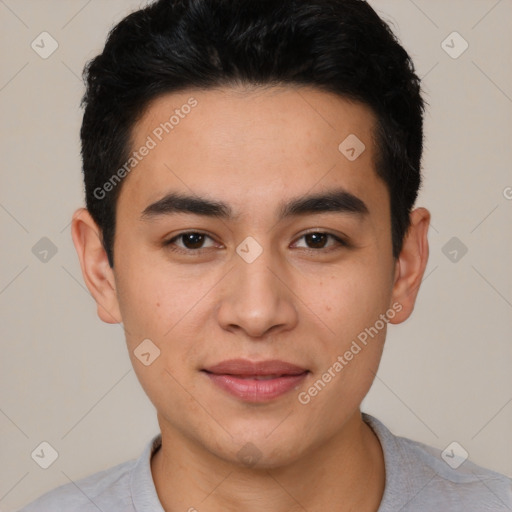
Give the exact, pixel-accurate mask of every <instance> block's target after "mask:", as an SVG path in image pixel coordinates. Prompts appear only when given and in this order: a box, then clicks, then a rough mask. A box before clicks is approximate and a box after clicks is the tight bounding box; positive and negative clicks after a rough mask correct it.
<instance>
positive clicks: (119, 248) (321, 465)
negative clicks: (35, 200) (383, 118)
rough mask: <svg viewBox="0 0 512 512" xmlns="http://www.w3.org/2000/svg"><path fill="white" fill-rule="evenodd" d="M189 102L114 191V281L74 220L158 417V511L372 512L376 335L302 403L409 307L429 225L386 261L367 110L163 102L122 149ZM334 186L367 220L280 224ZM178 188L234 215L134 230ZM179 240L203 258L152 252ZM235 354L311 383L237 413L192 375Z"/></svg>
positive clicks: (321, 97) (386, 217) (106, 312)
mask: <svg viewBox="0 0 512 512" xmlns="http://www.w3.org/2000/svg"><path fill="white" fill-rule="evenodd" d="M191 96H193V97H194V98H195V99H196V100H197V101H198V105H197V106H196V107H195V108H194V109H192V111H191V113H190V114H188V115H187V116H186V117H185V118H184V119H181V120H180V123H179V125H177V126H176V127H175V128H174V130H173V131H172V132H171V133H169V134H168V135H166V136H165V137H164V138H163V140H162V141H161V142H159V143H158V145H157V146H156V147H155V148H154V149H152V150H151V151H150V153H149V155H147V156H146V157H145V158H144V159H143V160H142V161H141V162H140V163H139V164H138V165H137V167H136V168H135V169H134V170H133V171H132V172H131V173H130V174H129V175H127V177H126V178H125V179H124V182H123V184H122V190H121V193H120V196H119V200H118V204H117V222H116V235H115V243H114V258H115V259H114V267H113V269H112V268H110V267H109V265H108V262H107V257H106V254H105V251H104V250H103V248H102V246H101V243H100V229H99V228H98V226H97V225H96V224H95V223H94V221H93V220H92V218H91V216H90V215H89V213H88V211H87V210H85V209H83V208H81V209H79V210H77V211H76V212H75V214H74V216H73V222H72V236H73V241H74V243H75V247H76V249H77V253H78V256H79V259H80V264H81V267H82V271H83V276H84V280H85V282H86V284H87V287H88V288H89V290H90V292H91V294H92V295H93V297H94V299H95V300H96V302H97V305H98V315H99V317H100V318H101V319H102V320H103V321H105V322H108V323H114V322H122V323H123V325H124V328H125V331H126V342H127V345H128V349H129V353H130V357H131V360H132V364H133V366H134V369H135V372H136V374H137V377H138V379H139V381H140V383H141V385H142V386H143V388H144V390H145V392H146V393H147V395H148V397H149V398H150V400H151V401H152V403H153V404H154V405H155V407H156V410H157V414H158V421H159V425H160V428H161V432H162V448H161V449H160V450H159V451H158V452H157V454H156V455H155V456H154V457H153V458H152V461H151V470H152V474H153V480H154V482H155V486H156V489H157V493H158V496H159V498H160V501H161V502H162V505H163V507H164V509H165V510H166V511H167V512H170V511H173V512H174V511H178V510H189V509H191V507H195V509H197V510H200V511H205V512H217V511H235V510H237V511H239V510H244V511H246V512H252V511H261V510H269V511H273V512H285V511H286V512H288V511H299V510H304V509H306V510H308V511H310V512H313V511H321V510H334V508H333V504H334V503H338V504H339V506H338V508H336V510H340V511H348V510H358V511H363V512H364V511H376V510H377V509H378V506H379V503H380V501H381V498H382V494H383V491H384V484H385V471H384V461H383V455H382V450H381V447H380V443H379V441H378V439H377V438H376V436H375V434H374V433H373V431H372V430H371V429H370V428H369V427H368V425H366V424H365V423H364V422H363V421H362V418H361V413H360V409H359V407H360V404H361V402H362V400H363V398H364V396H365V395H366V394H367V392H368V390H369V389H370V386H371V384H372V381H373V379H374V375H375V373H376V372H377V369H378V365H379V361H380V358H381V354H382V349H383V345H384V340H385V336H386V328H383V329H381V330H380V331H379V333H378V335H377V336H375V337H374V338H373V339H370V341H369V342H368V344H367V346H365V347H364V348H363V349H362V350H361V351H360V352H359V353H358V354H357V355H356V356H354V358H353V359H352V360H351V361H350V362H348V364H347V365H346V366H345V367H344V368H343V370H342V371H341V372H339V373H338V374H337V375H336V377H334V378H333V379H332V380H331V382H329V383H328V384H327V385H326V386H325V388H324V389H322V391H321V392H319V393H318V394H317V395H316V396H315V397H314V398H313V399H312V400H311V401H310V402H309V403H308V404H306V405H304V404H301V403H300V402H299V400H298V398H297V396H298V393H299V392H300V391H304V390H306V391H307V389H308V388H309V387H310V386H311V385H312V384H313V383H314V382H315V381H317V380H318V379H319V378H320V377H321V376H322V374H323V373H324V372H325V371H327V369H328V368H329V367H332V365H333V363H334V362H335V361H336V360H337V357H338V356H339V355H343V354H344V353H345V352H346V351H347V350H348V349H349V347H350V345H351V343H352V341H353V340H355V339H356V337H357V335H358V334H359V333H360V332H362V331H364V329H365V328H367V327H370V326H373V325H374V324H375V322H376V321H377V320H378V319H379V315H381V314H383V313H385V312H386V311H387V310H389V309H390V308H392V307H393V304H395V306H396V304H399V305H400V307H401V311H400V312H398V313H396V315H395V316H394V318H393V319H392V320H390V323H400V322H403V321H404V320H406V319H407V318H408V317H409V315H410V314H411V313H412V310H413V308H414V302H415V300H416V295H417V292H418V289H419V285H420V283H421V279H422V276H423V273H424V270H425V267H426V264H427V259H428V243H427V231H428V225H429V221H430V214H429V212H428V211H427V210H426V209H424V208H417V209H416V210H414V211H413V212H412V213H411V217H410V218H411V227H410V228H409V231H408V234H407V237H406V239H405V241H404V245H403V249H402V251H401V254H400V256H399V258H398V259H396V260H395V259H393V257H392V245H391V218H390V203H389V194H388V191H387V188H386V185H385V183H384V182H383V181H382V180H381V179H380V178H379V177H378V176H377V174H376V172H375V165H374V155H375V146H374V142H373V140H372V128H373V126H374V123H375V117H374V115H373V113H372V111H371V110H370V109H369V108H368V107H366V106H365V105H362V104H359V103H352V102H348V101H347V100H345V99H342V98H340V97H338V96H335V95H333V94H330V93H326V92H322V91H319V90H316V89H313V88H306V87H303V88H293V87H290V86H286V87H272V88H266V89H242V88H240V87H237V88H235V87H231V88H223V89H217V90H208V91H198V90H194V91H192V90H189V91H184V92H180V93H173V94H167V95H165V96H162V97H160V98H158V99H157V100H155V101H153V102H152V103H151V104H150V105H149V107H148V109H147V110H146V112H145V114H144V115H143V117H142V118H141V119H140V120H139V121H138V122H137V124H136V125H135V126H134V130H133V148H134V149H135V148H139V147H140V146H141V145H142V144H144V141H145V140H146V138H147V136H148V135H150V134H151V133H152V131H153V130H154V129H155V127H156V126H158V125H159V123H161V122H163V121H165V120H167V119H168V118H169V116H170V114H172V112H173V111H174V109H176V108H179V107H180V106H181V105H183V104H185V103H186V102H187V100H188V99H189V98H190V97H191ZM349 134H356V135H357V137H358V138H359V139H360V140H361V141H363V142H364V144H365V146H366V149H365V151H364V152H363V153H362V154H361V155H360V156H359V157H358V158H357V159H356V160H354V161H349V160H348V159H347V158H346V157H345V156H344V155H343V154H341V153H340V151H339V150H338V145H339V144H340V142H341V141H343V140H344V139H345V138H346V137H347V136H348V135H349ZM334 188H343V189H345V190H346V191H349V192H350V193H352V194H353V195H355V196H357V197H358V198H360V199H361V200H362V201H364V203H365V204H366V206H367V208H368V214H367V215H355V214H351V213H346V212H345V213H339V212H335V213H333V212H323V213H315V214H308V215H303V216H298V217H293V218H287V219H284V220H282V221H278V220H277V211H278V206H279V205H280V204H281V202H282V201H286V200H290V199H292V198H297V197H300V196H303V195H305V194H312V193H320V192H326V191H329V190H331V189H334ZM171 191H175V192H182V193H186V194H190V193H193V194H195V195H199V196H202V197H206V198H209V199H215V200H219V201H223V202H225V203H227V204H228V205H230V206H231V208H232V209H233V211H234V212H235V214H236V217H235V218H233V219H230V220H225V219H218V218H207V217H203V216H199V215H192V214H184V213H179V214H174V215H163V216H160V217H158V218H153V219H151V220H143V219H141V213H142V211H143V210H144V209H145V208H146V207H147V206H148V205H149V204H151V203H152V202H154V201H156V200H158V199H160V198H161V197H163V196H164V195H165V194H166V193H168V192H171ZM188 231H193V232H197V231H199V232H202V233H206V234H207V235H208V236H209V237H211V238H208V237H206V238H205V240H204V243H203V251H204V252H203V253H202V254H199V255H197V254H196V255H194V254H191V252H192V251H193V250H194V246H193V245H191V244H188V246H187V245H185V244H186V240H183V239H178V240H176V241H175V244H176V245H177V246H178V247H181V248H182V249H184V250H186V249H185V248H186V247H189V252H190V254H181V253H177V252H173V251H172V250H171V249H170V248H169V247H168V246H167V247H165V246H164V245H163V241H165V240H169V239H170V238H172V237H174V236H176V235H178V234H180V233H184V232H188ZM307 232H316V233H319V232H320V233H330V234H334V235H336V236H342V237H344V239H345V240H347V241H348V242H349V246H348V247H347V246H342V245H338V244H337V243H336V241H335V240H334V239H330V238H327V239H326V240H325V242H323V243H324V245H323V246H322V243H320V245H317V246H315V245H314V241H311V239H308V237H304V235H305V234H307ZM248 236H251V237H253V238H254V239H255V240H256V241H257V242H258V243H259V245H260V246H261V247H262V249H263V252H262V254H261V255H260V256H259V257H258V258H256V259H255V260H254V261H253V262H252V263H247V262H246V261H245V260H244V259H242V258H241V257H240V256H239V255H238V254H237V252H236V248H237V246H238V245H239V244H240V243H241V242H242V241H243V240H244V239H245V238H246V237H248ZM199 246H200V244H199ZM196 247H197V246H196ZM315 247H316V248H315ZM308 249H309V251H308ZM196 250H197V249H196ZM315 251H316V252H315ZM147 338H149V339H151V340H152V341H153V343H154V344H155V345H156V346H158V347H159V349H160V351H161V353H160V357H158V358H157V359H156V360H155V361H154V362H153V363H152V364H151V365H149V366H144V365H143V364H141V362H140V361H139V360H138V359H137V358H136V357H135V355H134V350H135V349H136V348H137V346H138V345H139V344H140V343H141V341H142V340H144V339H147ZM237 357H242V358H246V359H250V360H252V361H262V360H267V359H281V360H284V361H288V362H291V363H293V364H297V365H299V366H301V367H304V368H306V369H308V370H309V371H310V373H309V374H308V376H307V377H306V379H305V381H304V382H303V383H302V384H301V386H300V389H297V390H292V391H291V392H288V393H287V394H285V395H284V396H281V397H278V398H276V399H273V400H271V401H269V402H266V403H259V404H257V403H248V402H244V401H242V400H240V399H238V398H236V397H234V396H231V395H229V394H227V393H226V392H224V391H223V390H220V389H219V388H218V387H216V386H214V385H213V384H212V383H211V382H210V379H209V378H208V377H207V376H206V375H205V374H204V373H203V372H201V371H200V370H201V369H202V368H205V367H206V366H209V365H213V364H216V363H218V362H220V361H223V360H226V359H231V358H237ZM246 443H252V445H254V447H256V450H257V453H258V456H259V458H258V460H257V461H256V463H255V464H253V465H251V466H248V465H246V464H244V463H243V461H241V460H240V459H239V457H238V456H237V453H238V451H239V450H240V449H241V448H242V447H243V446H244V445H246Z"/></svg>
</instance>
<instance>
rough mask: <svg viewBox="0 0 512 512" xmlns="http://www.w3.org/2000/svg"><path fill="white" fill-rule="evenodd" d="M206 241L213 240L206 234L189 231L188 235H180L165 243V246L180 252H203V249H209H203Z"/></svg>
mask: <svg viewBox="0 0 512 512" xmlns="http://www.w3.org/2000/svg"><path fill="white" fill-rule="evenodd" d="M206 239H210V240H212V238H211V237H210V236H208V235H207V234H206V233H199V232H197V231H188V232H186V233H180V234H179V235H176V236H175V237H173V238H171V239H170V240H167V241H166V242H164V246H166V247H169V248H170V249H171V250H173V251H178V252H201V250H202V249H205V248H208V247H203V244H204V243H205V240H206ZM179 242H181V243H179ZM212 246H213V245H210V246H209V247H212Z"/></svg>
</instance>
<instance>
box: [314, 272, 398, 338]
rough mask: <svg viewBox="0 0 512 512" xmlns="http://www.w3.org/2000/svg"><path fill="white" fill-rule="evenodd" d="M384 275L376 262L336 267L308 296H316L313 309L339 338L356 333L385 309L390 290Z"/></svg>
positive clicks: (372, 321) (373, 321) (389, 282)
mask: <svg viewBox="0 0 512 512" xmlns="http://www.w3.org/2000/svg"><path fill="white" fill-rule="evenodd" d="M387 274H388V272H387V269H383V268H381V267H379V266H378V264H377V263H373V264H372V265H369V264H366V263H355V264H351V265H346V266H340V267H339V268H338V269H336V270H334V271H333V272H331V273H330V274H329V275H327V276H325V278H323V279H321V280H319V281H318V282H317V284H316V286H315V288H314V290H315V291H314V293H312V294H311V295H310V296H313V297H316V298H317V299H318V300H316V301H315V302H314V304H315V312H318V315H319V316H320V317H321V318H322V319H325V323H326V324H327V325H329V326H330V327H331V329H332V330H333V331H334V332H335V333H336V334H337V335H339V336H340V339H344V340H346V339H348V338H351V337H353V336H356V335H357V334H358V332H359V331H361V330H362V329H364V328H365V327H368V326H370V325H373V324H374V323H375V321H376V320H377V319H378V318H379V315H380V314H382V313H384V312H385V311H386V310H387V308H388V304H389V300H390V297H391V289H392V282H391V279H390V277H389V276H388V275H387ZM310 289H311V287H310Z"/></svg>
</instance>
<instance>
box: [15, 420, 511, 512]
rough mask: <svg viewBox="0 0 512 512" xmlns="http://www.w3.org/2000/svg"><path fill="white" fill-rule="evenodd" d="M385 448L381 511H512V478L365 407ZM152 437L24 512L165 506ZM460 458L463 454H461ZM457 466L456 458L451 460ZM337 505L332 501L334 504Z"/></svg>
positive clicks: (141, 511) (136, 510)
mask: <svg viewBox="0 0 512 512" xmlns="http://www.w3.org/2000/svg"><path fill="white" fill-rule="evenodd" d="M363 419H364V421H365V422H366V423H367V424H368V425H370V427H371V428H372V429H373V431H374V432H375V433H376V434H377V437H378V438H379V441H380V444H381V445H382V450H383V453H384V462H385V467H386V486H385V490H384V496H383V498H382V502H381V504H380V507H379V510H378V512H399V511H400V512H413V511H414V512H425V511H432V512H433V511H435V512H439V511H442V512H447V511H450V512H458V511H460V512H485V511H493V512H497V511H512V479H510V478H508V477H506V476H504V475H501V474H499V473H495V472H494V471H490V470H488V469H484V468H481V467H479V466H477V465H475V464H473V463H471V462H470V461H469V460H466V461H464V462H463V463H462V464H461V465H460V466H459V467H457V469H453V468H452V467H451V466H450V465H449V464H448V462H451V461H450V460H449V459H450V457H453V460H455V452H454V451H452V450H450V451H448V452H446V453H448V462H445V460H446V453H445V460H443V458H442V456H441V451H440V450H437V449H435V448H431V447H430V446H427V445H425V444H422V443H418V442H416V441H411V440H410V439H406V438H403V437H397V436H395V435H393V434H392V433H391V432H390V431H389V430H388V429H387V428H386V427H385V426H384V425H383V424H382V423H381V422H380V421H379V420H377V419H376V418H374V417H373V416H370V415H368V414H364V413H363ZM160 442H161V436H160V434H158V435H156V436H155V437H153V439H152V440H151V441H150V442H149V443H148V444H147V446H146V448H145V450H144V452H143V453H142V455H141V456H140V457H139V458H138V459H137V460H131V461H128V462H124V463H122V464H119V465H117V466H114V467H113V468H111V469H107V470H105V471H101V472H99V473H95V474H93V475H91V476H89V477H86V478H83V479H81V480H78V481H77V482H75V483H68V484H65V485H63V486H61V487H58V488H57V489H54V490H52V491H50V492H48V493H46V494H44V495H43V496H41V497H40V498H38V499H37V500H36V501H34V502H32V503H31V504H29V505H27V506H26V507H25V508H23V509H21V510H20V511H19V512H57V511H58V512H98V511H103V512H164V509H163V508H162V505H161V503H160V501H159V500H158V495H157V493H156V490H155V485H154V483H153V478H152V476H151V466H150V461H151V456H152V454H153V453H154V452H155V451H156V450H157V449H158V448H159V447H160ZM459 462H460V460H459ZM451 465H452V466H456V465H457V464H456V463H452V464H451ZM334 509H335V507H334V505H333V510H334Z"/></svg>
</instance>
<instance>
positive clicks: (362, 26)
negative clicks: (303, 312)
mask: <svg viewBox="0 0 512 512" xmlns="http://www.w3.org/2000/svg"><path fill="white" fill-rule="evenodd" d="M84 80H85V82H86V92H85V94H84V97H83V99H82V106H85V110H84V116H83V122H82V127H81V132H80V136H81V142H82V161H83V173H84V182H85V196H86V207H87V209H88V210H89V212H90V214H91V216H92V217H93V219H94V220H95V222H96V223H97V224H98V227H99V228H100V229H101V233H102V243H103V247H104V248H105V251H106V253H107V256H108V260H109V264H110V266H111V267H113V265H114V255H113V245H114V235H115V221H116V203H117V198H118V197H119V193H120V190H121V185H122V183H119V185H118V186H113V187H109V189H110V190H109V192H108V193H105V190H106V189H104V188H103V187H104V184H105V183H107V182H108V181H109V180H110V179H111V178H112V176H113V175H114V174H115V172H116V171H117V170H118V169H120V168H121V166H123V164H125V163H126V162H127V160H128V159H129V158H130V152H131V151H132V150H133V148H131V143H132V131H133V127H134V124H135V122H136V121H137V120H138V119H139V118H140V117H141V116H142V114H143V113H144V111H145V109H146V108H147V107H148V105H149V104H150V102H151V101H152V100H154V99H156V98H157V97H159V96H161V95H163V94H166V93H171V92H181V91H186V90H187V89H194V88H195V89H197V88H199V89H206V90H207V89H214V88H219V87H223V86H233V85H247V86H263V87H265V86H272V85H276V86H277V85H298V86H312V87H315V88H317V89H320V90H323V91H326V92H331V93H335V94H337V95H339V96H341V97H343V98H345V99H347V100H351V101H356V102H360V103H363V104H365V105H367V106H369V107H370V108H371V110H372V111H373V113H374V114H375V116H376V119H377V123H376V126H375V127H374V140H375V146H376V161H375V166H376V172H377V174H378V176H380V177H381V179H383V180H384V182H385V183H386V185H387V188H388V191H389V196H390V204H391V236H392V246H393V256H394V257H395V258H397V257H398V255H399V254H400V251H401V248H402V244H403V239H404V237H405V235H406V233H407V229H408V227H409V222H410V221H409V214H410V212H411V209H412V207H413V206H414V202H415V200H416V197H417V194H418V190H419V187H420V184H421V168H420V167H421V155H422V150H423V113H424V108H425V107H424V100H423V98H422V96H421V87H420V80H419V78H418V76H417V75H416V73H415V70H414V65H413V63H412V61H411V58H410V57H409V55H408V54H407V52H406V51H405V49H404V48H403V47H402V46H401V44H400V43H399V41H398V39H397V38H396V36H395V35H394V34H393V32H392V31H391V29H390V27H389V26H388V24H387V23H386V22H385V21H383V20H382V19H381V18H380V17H379V16H378V15H377V13H376V12H375V11H374V10H373V9H372V7H371V6H370V5H369V4H368V3H367V2H366V1H363V0H308V1H302V0H158V1H156V2H153V3H151V4H149V5H147V6H146V7H144V8H142V9H140V10H137V11H135V12H133V13H131V14H129V15H128V16H127V17H125V18H124V19H123V20H121V21H120V22H119V23H118V24H117V25H116V26H115V27H114V28H113V29H112V30H111V31H110V33H109V35H108V38H107V41H106V44H105V47H104V49H103V51H102V53H101V54H100V55H98V56H97V57H95V58H94V59H92V60H91V61H89V62H88V63H87V64H86V66H85V68H84ZM340 142H341V141H340ZM98 191H101V193H100V192H98Z"/></svg>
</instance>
